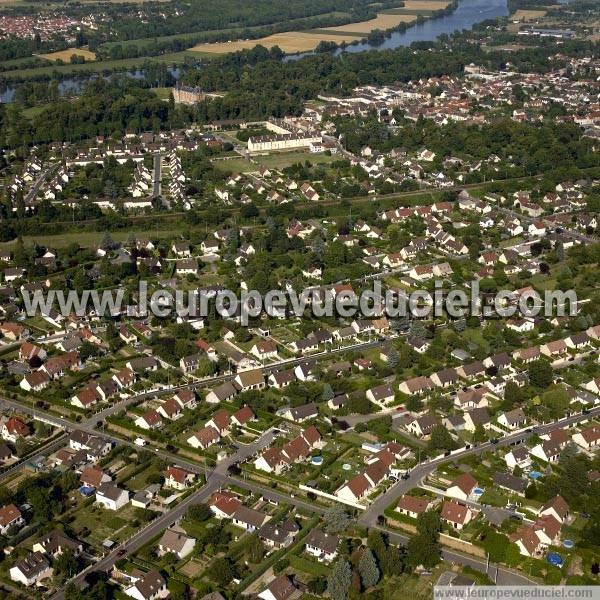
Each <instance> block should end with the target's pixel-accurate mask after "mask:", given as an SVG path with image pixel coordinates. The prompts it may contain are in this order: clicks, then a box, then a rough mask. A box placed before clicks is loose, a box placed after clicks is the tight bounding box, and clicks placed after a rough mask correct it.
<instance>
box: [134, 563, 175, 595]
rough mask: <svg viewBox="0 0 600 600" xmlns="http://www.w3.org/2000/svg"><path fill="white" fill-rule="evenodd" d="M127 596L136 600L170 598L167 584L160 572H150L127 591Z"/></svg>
mask: <svg viewBox="0 0 600 600" xmlns="http://www.w3.org/2000/svg"><path fill="white" fill-rule="evenodd" d="M125 594H126V595H127V596H130V597H131V598H134V599H135V600H158V599H164V598H168V597H169V596H170V593H169V590H168V589H167V582H166V581H165V580H164V579H163V577H162V576H161V575H160V573H159V572H158V571H155V570H152V571H148V573H146V574H145V575H142V576H141V577H140V578H139V579H137V580H136V581H135V583H134V584H133V585H132V586H130V587H128V588H126V589H125Z"/></svg>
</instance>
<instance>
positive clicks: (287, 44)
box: [191, 25, 362, 54]
mask: <svg viewBox="0 0 600 600" xmlns="http://www.w3.org/2000/svg"><path fill="white" fill-rule="evenodd" d="M344 27H347V26H346V25H344ZM349 27H351V25H349ZM361 37H362V36H361V35H359V34H347V35H337V34H336V33H333V32H332V33H310V32H307V31H286V32H284V33H276V34H273V35H269V36H267V37H264V38H258V39H256V40H237V41H233V42H219V43H216V44H198V45H197V46H194V47H193V48H191V50H192V51H194V52H208V53H212V54H225V53H227V52H239V51H240V50H247V49H250V48H254V47H255V46H258V45H261V46H265V47H266V48H272V47H273V46H279V47H280V48H281V49H282V50H283V51H284V52H286V53H288V54H294V53H296V52H309V51H311V50H314V49H315V48H316V47H317V46H318V45H319V44H320V43H321V42H337V43H341V42H353V41H355V40H359V39H361Z"/></svg>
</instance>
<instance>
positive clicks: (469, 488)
mask: <svg viewBox="0 0 600 600" xmlns="http://www.w3.org/2000/svg"><path fill="white" fill-rule="evenodd" d="M476 487H477V480H476V479H475V477H473V475H471V473H463V474H462V475H459V476H458V477H457V478H456V479H455V480H454V481H453V482H452V484H451V485H450V487H449V488H448V489H447V490H446V496H450V498H456V499H457V500H467V499H468V498H469V496H470V495H471V494H472V493H473V490H474V489H475V488H476Z"/></svg>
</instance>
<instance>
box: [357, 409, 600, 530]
mask: <svg viewBox="0 0 600 600" xmlns="http://www.w3.org/2000/svg"><path fill="white" fill-rule="evenodd" d="M598 415H600V407H597V408H594V409H592V410H591V411H590V412H589V413H588V414H582V413H578V414H576V415H571V416H570V417H565V418H564V419H561V420H559V421H556V422H553V423H547V424H545V425H540V426H538V427H537V428H536V429H535V432H532V433H529V432H527V431H522V432H520V433H515V434H512V435H508V436H506V437H503V438H500V439H499V440H498V443H497V444H492V443H491V442H485V443H483V444H479V445H477V446H474V447H471V448H469V449H468V450H464V451H462V452H458V453H456V454H452V455H449V456H442V457H440V458H436V459H434V460H430V461H428V462H425V463H420V464H418V465H417V466H416V467H414V468H413V469H412V470H411V471H410V477H409V479H406V480H404V479H401V480H400V481H398V483H396V484H395V485H393V486H392V487H391V488H390V489H388V490H387V491H386V492H385V493H383V494H381V495H380V496H378V497H377V498H376V499H375V500H374V501H373V502H372V503H371V504H370V505H369V507H368V508H367V509H366V510H365V511H364V512H363V513H362V514H361V515H360V517H359V519H358V521H359V523H361V524H362V525H365V526H367V527H373V526H375V525H377V521H378V518H379V516H380V515H382V514H383V512H384V510H385V509H386V508H387V507H388V506H389V505H390V504H392V502H394V501H396V500H397V499H398V498H400V496H403V495H404V494H406V493H407V492H408V491H409V490H411V489H412V488H414V487H415V486H416V485H418V484H419V482H420V481H422V480H423V479H425V477H427V476H428V475H429V474H431V473H433V471H435V470H436V469H437V468H438V467H439V466H440V465H442V464H444V463H447V462H451V461H454V460H460V459H461V458H464V457H465V456H470V455H473V454H481V453H482V452H485V451H487V450H495V449H496V448H501V447H504V446H509V445H511V444H516V443H518V442H522V441H524V440H526V439H527V438H529V437H530V436H532V435H534V433H535V435H542V434H544V433H548V432H549V431H551V430H552V429H555V428H556V427H565V426H568V425H572V424H574V423H578V422H579V421H584V420H587V419H590V418H592V417H595V416H598Z"/></svg>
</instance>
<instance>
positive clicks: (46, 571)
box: [9, 552, 52, 587]
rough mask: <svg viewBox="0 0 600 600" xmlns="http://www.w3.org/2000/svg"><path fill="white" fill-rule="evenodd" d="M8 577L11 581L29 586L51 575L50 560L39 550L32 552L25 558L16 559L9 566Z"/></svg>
mask: <svg viewBox="0 0 600 600" xmlns="http://www.w3.org/2000/svg"><path fill="white" fill-rule="evenodd" d="M9 573H10V578H11V579H12V580H13V581H16V582H18V583H22V584H23V585H25V586H27V587H30V586H32V585H34V584H37V583H38V582H39V581H41V580H42V579H47V578H48V577H51V576H52V568H51V567H50V562H49V561H48V559H47V558H46V557H45V556H44V555H43V554H42V553H41V552H32V553H31V554H29V555H28V556H26V557H25V558H22V559H21V560H19V561H17V562H16V563H15V565H14V566H13V567H11V568H10V571H9Z"/></svg>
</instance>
